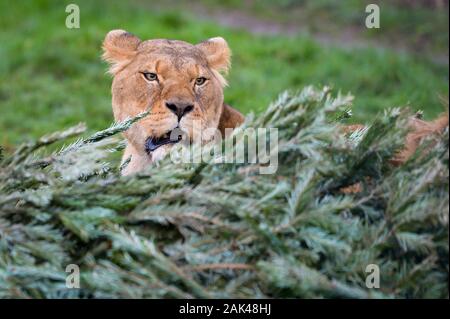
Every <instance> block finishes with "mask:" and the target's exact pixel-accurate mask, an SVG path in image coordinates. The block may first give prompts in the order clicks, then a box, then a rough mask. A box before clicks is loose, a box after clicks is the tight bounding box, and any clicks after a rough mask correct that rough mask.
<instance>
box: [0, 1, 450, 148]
mask: <svg viewBox="0 0 450 319" xmlns="http://www.w3.org/2000/svg"><path fill="white" fill-rule="evenodd" d="M70 3H74V4H77V5H78V6H79V8H80V28H79V29H68V28H66V26H65V21H66V17H67V15H68V13H66V12H65V9H66V6H67V5H68V4H70ZM369 3H376V4H378V5H379V7H380V11H381V12H380V17H381V21H380V23H381V28H380V29H367V28H366V27H365V19H366V16H367V13H366V12H365V8H366V5H367V4H369ZM117 28H121V29H126V30H127V31H129V32H132V33H134V34H136V35H137V36H139V37H140V38H141V39H151V38H170V39H179V40H185V41H188V42H192V43H197V42H200V41H202V40H204V39H207V38H209V37H214V36H222V37H224V38H225V39H226V40H227V41H228V43H229V46H230V47H231V49H232V51H233V59H232V68H231V72H230V74H229V76H228V79H229V83H230V85H229V87H228V88H226V90H225V101H226V102H227V103H229V104H231V105H233V106H234V107H236V108H238V109H240V110H241V111H242V112H244V113H249V112H255V113H258V112H261V111H263V110H264V109H265V108H266V107H267V105H268V104H269V103H270V102H271V101H272V100H274V99H275V98H276V97H277V95H278V94H279V93H281V92H282V91H284V90H286V89H291V90H296V89H300V88H301V87H303V86H305V85H309V84H314V85H330V86H332V87H333V88H335V89H336V90H340V91H342V92H343V93H347V92H351V93H352V94H354V95H355V97H356V98H355V103H354V107H353V114H354V118H353V119H352V121H353V122H364V121H368V120H370V119H371V118H373V116H374V115H376V113H377V112H379V111H381V110H383V109H385V108H388V107H393V106H410V107H411V108H412V109H413V110H423V111H424V116H425V118H432V117H434V116H436V115H437V114H439V113H441V112H442V111H444V110H445V109H446V108H447V109H448V92H449V86H448V81H449V67H448V47H449V45H448V42H449V30H448V28H449V15H448V0H391V1H375V0H369V1H365V0H348V1H345V0H314V1H313V0H282V1H270V0H261V1H256V0H222V1H213V0H194V1H192V0H191V1H145V0H130V1H111V0H109V1H106V0H100V1H82V0H73V1H57V0H54V1H51V0H48V1H44V0H42V1H40V0H39V1H37V0H29V1H27V0H16V1H7V0H0V145H2V146H3V147H4V148H6V150H7V151H8V150H9V151H10V150H12V149H14V148H15V147H17V144H18V143H21V142H25V141H27V140H29V139H31V138H35V137H38V136H41V135H43V134H45V133H49V132H52V131H55V130H59V129H63V128H66V127H69V126H72V125H75V124H77V123H78V122H86V123H87V125H88V126H89V129H90V130H91V131H94V130H99V129H102V128H105V127H107V126H109V125H110V124H111V122H112V120H113V117H112V112H111V96H110V85H111V78H110V77H109V76H108V75H107V74H106V73H105V71H106V64H105V63H104V62H102V61H101V59H100V56H101V43H102V40H103V38H104V36H105V34H106V33H107V32H108V31H109V30H111V29H117Z"/></svg>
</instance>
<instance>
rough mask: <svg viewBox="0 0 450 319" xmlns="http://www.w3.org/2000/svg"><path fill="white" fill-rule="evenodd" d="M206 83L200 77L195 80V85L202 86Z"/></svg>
mask: <svg viewBox="0 0 450 319" xmlns="http://www.w3.org/2000/svg"><path fill="white" fill-rule="evenodd" d="M205 82H206V78H204V77H200V78H196V79H195V85H203V84H204V83H205Z"/></svg>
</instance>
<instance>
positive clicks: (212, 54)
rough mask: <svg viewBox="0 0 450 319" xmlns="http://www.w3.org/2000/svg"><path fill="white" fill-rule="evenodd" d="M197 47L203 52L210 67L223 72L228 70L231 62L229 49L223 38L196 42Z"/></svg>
mask: <svg viewBox="0 0 450 319" xmlns="http://www.w3.org/2000/svg"><path fill="white" fill-rule="evenodd" d="M197 47H198V48H200V50H202V51H203V52H204V53H205V55H206V59H207V60H208V64H209V66H210V67H211V68H213V69H216V70H217V71H220V72H225V73H226V72H227V71H228V69H229V67H230V63H231V61H230V58H231V51H230V48H229V47H228V44H227V41H225V39H224V38H221V37H216V38H211V39H208V40H206V41H203V42H201V43H199V44H197Z"/></svg>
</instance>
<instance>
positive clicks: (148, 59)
mask: <svg viewBox="0 0 450 319" xmlns="http://www.w3.org/2000/svg"><path fill="white" fill-rule="evenodd" d="M103 49H104V54H103V58H104V59H105V60H106V61H108V62H109V63H110V69H109V72H110V73H111V74H112V75H113V77H114V79H113V83H112V106H113V112H114V117H115V119H116V121H123V120H124V119H126V118H129V117H133V116H136V115H137V114H139V113H141V112H143V111H145V110H147V109H149V110H150V114H149V115H148V116H147V117H145V118H144V119H142V120H140V121H139V122H137V123H136V124H135V125H133V127H132V128H130V129H129V130H128V131H127V132H126V133H125V136H126V138H127V140H128V143H129V144H130V147H131V148H132V151H131V153H133V154H134V153H137V154H134V155H139V156H141V157H142V156H148V157H152V156H155V155H156V152H157V149H160V148H161V149H164V148H167V147H169V145H170V144H171V143H174V142H176V140H174V139H173V134H172V136H170V135H171V133H172V132H175V131H178V130H181V131H182V133H183V134H184V135H185V136H187V137H188V138H189V139H192V138H193V137H194V136H195V133H196V132H194V130H195V129H196V128H200V129H202V130H204V129H207V128H219V129H220V130H221V131H223V130H224V128H227V127H230V128H232V127H235V126H237V125H238V124H240V123H241V122H242V120H243V117H242V115H241V114H240V113H239V112H237V111H236V110H234V109H232V108H231V107H229V106H227V105H224V103H223V87H224V86H225V85H226V81H225V79H224V78H223V76H222V73H226V72H227V70H228V68H229V66H230V54H231V53H230V49H229V48H228V45H227V43H226V41H225V40H224V39H223V38H220V37H217V38H212V39H209V40H207V41H204V42H201V43H199V44H197V45H193V44H190V43H187V42H183V41H177V40H165V39H157V40H147V41H141V40H140V39H139V38H137V37H136V36H135V35H133V34H131V33H128V32H126V31H124V30H113V31H111V32H109V33H108V34H107V36H106V38H105V40H104V42H103ZM194 122H195V124H194ZM177 135H178V133H177ZM144 154H145V155H144Z"/></svg>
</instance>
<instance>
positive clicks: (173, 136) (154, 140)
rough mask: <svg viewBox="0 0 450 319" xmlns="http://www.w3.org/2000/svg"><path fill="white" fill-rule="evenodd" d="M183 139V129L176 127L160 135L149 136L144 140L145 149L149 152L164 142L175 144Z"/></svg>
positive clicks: (164, 143)
mask: <svg viewBox="0 0 450 319" xmlns="http://www.w3.org/2000/svg"><path fill="white" fill-rule="evenodd" d="M182 139H183V131H182V130H181V129H180V128H179V127H176V128H174V129H173V130H171V131H169V132H167V133H165V134H164V135H162V136H160V137H149V138H148V139H147V141H145V151H146V152H147V154H150V153H151V152H153V151H154V150H156V149H158V148H159V147H161V146H163V145H166V144H176V143H178V142H180V141H181V140H182Z"/></svg>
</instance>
